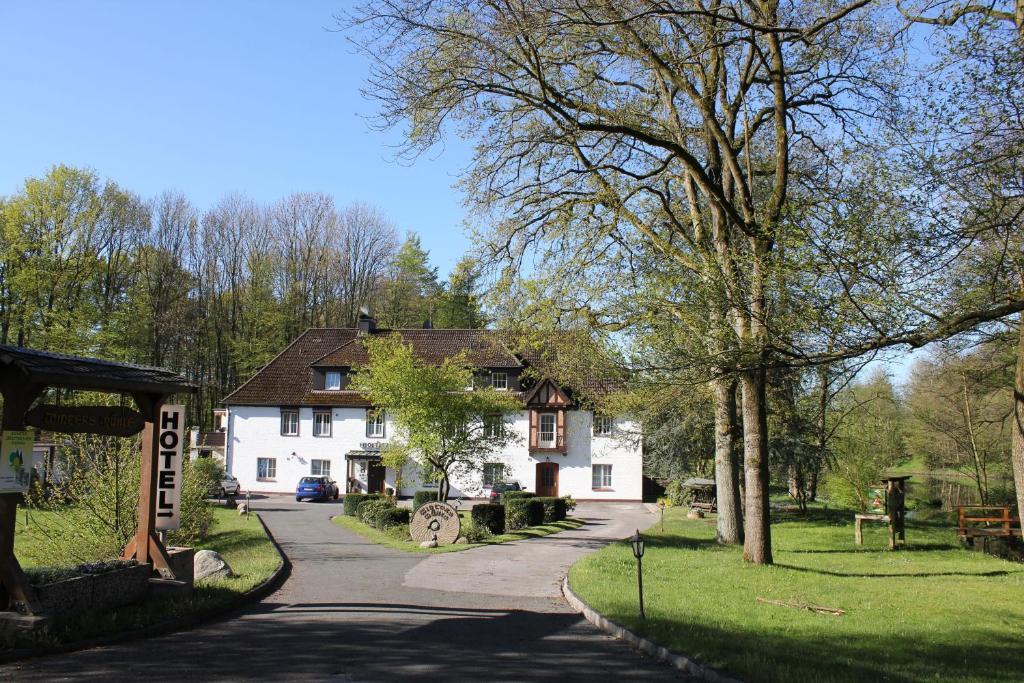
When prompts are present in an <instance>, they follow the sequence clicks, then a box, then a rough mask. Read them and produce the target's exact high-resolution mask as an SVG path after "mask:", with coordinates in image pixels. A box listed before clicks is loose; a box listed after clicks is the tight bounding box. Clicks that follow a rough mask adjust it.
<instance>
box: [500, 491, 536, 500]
mask: <svg viewBox="0 0 1024 683" xmlns="http://www.w3.org/2000/svg"><path fill="white" fill-rule="evenodd" d="M536 495H537V494H536V493H534V492H533V491H505V492H504V493H503V494H501V502H502V503H504V502H506V501H509V500H515V499H516V498H533V497H535V496H536Z"/></svg>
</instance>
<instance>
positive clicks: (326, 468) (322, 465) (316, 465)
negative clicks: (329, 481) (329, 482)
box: [309, 460, 331, 477]
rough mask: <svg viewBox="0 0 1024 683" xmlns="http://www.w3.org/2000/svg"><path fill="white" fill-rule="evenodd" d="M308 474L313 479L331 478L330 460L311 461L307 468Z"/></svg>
mask: <svg viewBox="0 0 1024 683" xmlns="http://www.w3.org/2000/svg"><path fill="white" fill-rule="evenodd" d="M309 473H310V474H311V475H313V476H314V477H319V476H323V477H329V476H331V461H330V460H312V461H311V462H310V466H309Z"/></svg>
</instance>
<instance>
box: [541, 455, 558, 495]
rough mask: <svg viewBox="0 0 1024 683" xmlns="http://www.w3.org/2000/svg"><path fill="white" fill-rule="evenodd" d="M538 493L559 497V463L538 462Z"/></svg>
mask: <svg viewBox="0 0 1024 683" xmlns="http://www.w3.org/2000/svg"><path fill="white" fill-rule="evenodd" d="M537 495H538V496H541V497H547V496H551V497H553V498H557V497H558V463H557V462H539V463H537Z"/></svg>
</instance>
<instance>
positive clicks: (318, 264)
mask: <svg viewBox="0 0 1024 683" xmlns="http://www.w3.org/2000/svg"><path fill="white" fill-rule="evenodd" d="M478 277H479V275H478V272H477V271H476V270H475V268H474V266H473V262H472V261H471V260H469V259H463V260H462V261H460V262H459V263H458V264H456V266H455V268H454V269H453V270H452V273H451V274H450V276H449V278H448V279H447V281H445V280H442V279H441V278H439V276H438V272H437V268H435V267H432V266H431V265H430V259H429V254H428V252H427V251H426V250H425V249H424V248H423V245H422V243H421V241H420V238H419V237H418V236H417V235H416V234H415V233H413V232H409V233H407V235H406V236H405V237H404V239H400V237H399V233H398V230H397V229H396V228H395V226H393V225H392V224H391V223H390V222H389V221H388V220H387V218H386V217H385V216H384V214H383V213H382V212H381V211H379V210H377V209H375V208H373V207H369V206H366V205H364V204H358V203H356V204H351V205H349V206H346V207H337V206H336V205H335V202H334V199H333V198H332V197H331V196H329V195H326V194H322V193H302V192H297V193H294V194H291V195H288V196H287V197H284V198H283V199H281V200H279V201H277V202H274V203H272V204H259V203H257V202H255V201H253V200H252V199H249V198H247V197H244V196H241V195H237V194H232V195H227V196H225V197H224V198H223V199H221V200H220V201H219V202H217V203H216V204H215V205H214V206H212V207H210V208H208V209H207V210H205V211H203V210H200V209H199V208H197V207H196V206H195V205H193V204H192V203H191V202H190V201H189V199H188V197H187V196H185V195H184V194H181V193H176V192H165V193H162V194H160V195H159V196H157V197H155V198H151V199H146V198H142V197H140V196H138V195H137V194H135V193H134V192H132V191H131V190H130V189H127V188H124V187H121V186H119V185H118V184H116V183H115V182H113V181H110V180H107V179H103V178H101V177H100V176H99V175H98V174H97V173H96V172H94V171H92V170H89V169H80V168H71V167H68V166H63V165H59V166H54V167H53V168H52V169H50V171H49V172H47V173H46V174H45V176H43V177H41V178H28V179H26V180H25V182H24V185H23V187H22V188H21V189H20V190H19V191H18V192H16V193H14V194H12V195H10V196H7V197H0V343H4V344H15V345H19V346H27V347H30V348H36V349H44V350H50V351H56V352H61V353H70V354H77V355H85V356H96V357H100V358H108V359H112V360H120V361H126V362H132V363H140V364H145V365H155V366H160V367H166V368H169V369H171V370H174V371H176V372H179V373H181V374H182V375H184V376H185V377H187V378H189V379H190V380H192V381H194V382H195V383H196V384H198V385H199V392H198V393H197V394H196V395H195V396H194V397H193V398H192V399H191V400H190V401H189V418H190V422H191V423H192V424H195V425H200V426H202V427H204V428H205V427H208V426H209V424H210V420H211V417H210V410H211V409H212V408H213V407H215V406H217V405H218V402H219V401H220V400H221V398H222V397H223V396H224V395H225V394H227V393H228V392H230V391H232V390H233V389H234V388H235V387H237V386H238V384H239V383H241V382H243V381H245V380H246V379H248V378H249V377H250V376H252V374H253V373H254V372H256V371H257V370H258V369H259V368H261V367H262V366H263V365H264V364H265V363H266V362H267V361H269V360H270V359H271V358H273V357H274V356H275V355H276V354H277V353H278V352H280V351H281V349H283V348H284V346H285V345H286V344H288V343H289V342H290V341H292V340H293V339H294V338H295V337H296V336H298V335H299V334H300V333H301V332H302V331H303V330H305V329H306V328H308V327H351V326H353V325H354V324H355V321H356V318H357V316H358V314H359V309H360V307H362V306H368V307H369V308H370V309H371V311H372V313H373V315H374V316H375V317H376V318H377V319H378V322H379V323H380V324H381V325H383V326H386V327H394V328H401V327H421V326H423V324H424V323H425V322H426V321H428V320H429V321H431V323H432V324H433V325H435V326H437V327H481V326H483V324H484V322H485V321H484V318H483V316H482V314H481V312H480V309H479V305H478V302H477V288H478Z"/></svg>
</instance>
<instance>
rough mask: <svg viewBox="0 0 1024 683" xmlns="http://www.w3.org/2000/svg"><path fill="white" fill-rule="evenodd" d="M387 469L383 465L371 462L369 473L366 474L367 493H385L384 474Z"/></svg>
mask: <svg viewBox="0 0 1024 683" xmlns="http://www.w3.org/2000/svg"><path fill="white" fill-rule="evenodd" d="M386 471H387V470H386V468H385V467H384V466H383V465H374V464H373V463H370V466H369V473H368V474H367V475H366V492H367V493H384V474H385V472H386Z"/></svg>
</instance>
